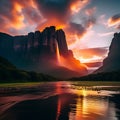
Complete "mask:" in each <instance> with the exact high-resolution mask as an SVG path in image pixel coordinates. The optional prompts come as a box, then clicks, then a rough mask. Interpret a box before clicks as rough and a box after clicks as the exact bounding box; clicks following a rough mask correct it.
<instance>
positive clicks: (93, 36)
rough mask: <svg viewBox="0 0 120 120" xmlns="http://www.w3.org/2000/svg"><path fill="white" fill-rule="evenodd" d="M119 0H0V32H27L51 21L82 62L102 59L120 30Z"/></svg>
mask: <svg viewBox="0 0 120 120" xmlns="http://www.w3.org/2000/svg"><path fill="white" fill-rule="evenodd" d="M119 6H120V0H0V32H5V33H8V34H11V35H21V34H27V33H28V32H32V31H35V30H40V31H42V30H43V29H44V27H46V26H51V25H54V26H56V28H57V29H60V28H62V29H64V31H65V33H66V38H67V43H68V47H69V49H71V50H73V53H74V56H75V57H76V58H77V59H79V60H80V61H81V62H97V61H102V60H103V58H105V57H106V55H107V53H108V47H109V45H110V43H111V40H112V37H113V34H114V33H115V32H119V31H120V7H119Z"/></svg>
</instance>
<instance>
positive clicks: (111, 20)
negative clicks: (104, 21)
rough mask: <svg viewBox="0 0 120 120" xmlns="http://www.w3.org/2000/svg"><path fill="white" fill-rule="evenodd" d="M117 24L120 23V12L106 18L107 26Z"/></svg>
mask: <svg viewBox="0 0 120 120" xmlns="http://www.w3.org/2000/svg"><path fill="white" fill-rule="evenodd" d="M117 24H120V14H116V15H114V16H112V17H111V18H109V20H108V26H110V27H111V26H115V25H117Z"/></svg>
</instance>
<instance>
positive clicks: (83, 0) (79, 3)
mask: <svg viewBox="0 0 120 120" xmlns="http://www.w3.org/2000/svg"><path fill="white" fill-rule="evenodd" d="M89 2H90V0H75V2H73V3H72V4H71V5H70V10H71V12H72V14H73V13H77V12H79V11H80V10H81V9H83V8H84V7H85V6H86V5H87V4H88V3H89Z"/></svg>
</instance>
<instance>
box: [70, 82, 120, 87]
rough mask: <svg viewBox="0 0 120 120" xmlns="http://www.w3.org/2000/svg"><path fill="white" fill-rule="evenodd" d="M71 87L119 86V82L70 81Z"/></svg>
mask: <svg viewBox="0 0 120 120" xmlns="http://www.w3.org/2000/svg"><path fill="white" fill-rule="evenodd" d="M71 82H72V84H73V85H80V86H120V82H113V81H112V82H111V81H110V82H109V81H107V82H106V81H71Z"/></svg>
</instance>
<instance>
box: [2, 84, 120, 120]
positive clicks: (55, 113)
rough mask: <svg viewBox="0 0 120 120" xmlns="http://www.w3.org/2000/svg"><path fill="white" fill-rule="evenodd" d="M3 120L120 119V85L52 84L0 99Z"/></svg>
mask: <svg viewBox="0 0 120 120" xmlns="http://www.w3.org/2000/svg"><path fill="white" fill-rule="evenodd" d="M0 120H120V86H91V87H87V86H81V85H80V84H79V83H74V82H52V83H45V84H42V85H38V86H34V87H31V88H29V89H26V88H24V92H23V91H22V92H17V93H14V92H13V93H12V94H5V95H1V96H0Z"/></svg>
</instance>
